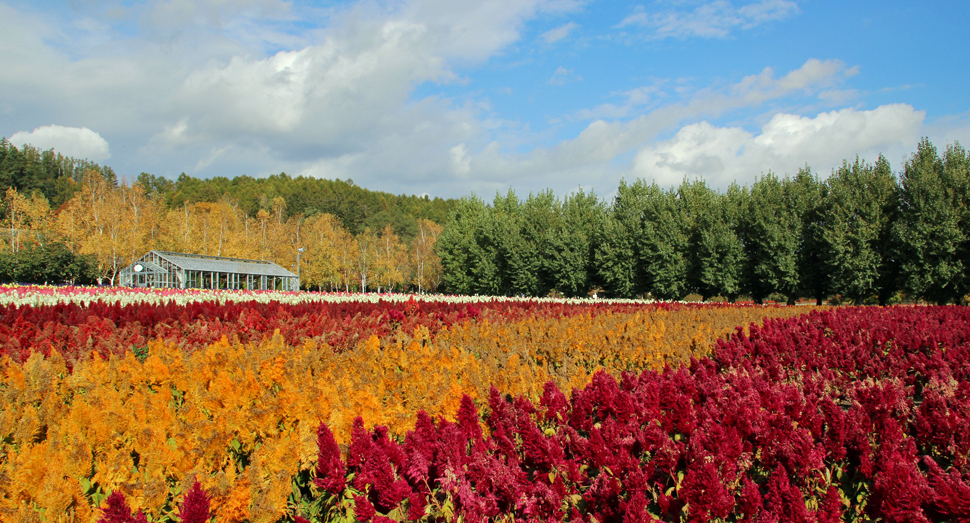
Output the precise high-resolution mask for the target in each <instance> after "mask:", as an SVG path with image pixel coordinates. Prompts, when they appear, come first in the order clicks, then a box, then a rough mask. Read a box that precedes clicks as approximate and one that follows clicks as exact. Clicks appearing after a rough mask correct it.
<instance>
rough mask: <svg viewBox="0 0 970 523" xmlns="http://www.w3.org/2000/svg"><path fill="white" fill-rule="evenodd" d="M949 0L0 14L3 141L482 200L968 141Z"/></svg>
mask: <svg viewBox="0 0 970 523" xmlns="http://www.w3.org/2000/svg"><path fill="white" fill-rule="evenodd" d="M968 22H970V4H968V3H966V2H922V3H919V4H915V3H911V2H878V3H877V2H865V3H863V2H826V1H810V0H806V1H795V0H756V1H741V0H738V1H727V0H718V1H713V2H710V1H693V0H659V1H645V2H596V1H581V0H496V1H493V2H456V1H453V0H452V1H449V0H412V1H391V2H381V1H361V2H336V1H332V2H305V1H300V0H294V1H292V2H291V1H283V0H145V1H134V0H70V1H67V2H63V1H60V2H58V1H43V0H31V1H26V0H0V71H3V74H2V75H0V136H5V137H7V138H8V139H10V140H11V141H12V142H13V143H14V144H15V145H18V146H19V145H21V144H23V143H31V144H34V145H36V146H38V147H42V148H45V149H46V148H50V147H54V148H55V149H57V150H58V151H61V152H64V153H65V154H71V155H75V156H84V157H88V158H90V159H92V160H95V161H98V162H101V163H105V164H108V165H111V166H112V167H114V168H115V170H116V171H117V172H118V173H119V174H120V175H122V176H124V177H127V178H129V179H130V178H133V177H134V176H137V174H138V173H140V172H142V171H145V172H150V173H153V174H157V175H162V176H166V177H170V178H175V177H177V176H178V175H179V173H182V172H185V173H187V174H190V175H193V176H199V177H210V176H228V177H232V176H236V175H240V174H248V175H251V176H265V175H268V174H272V173H278V172H281V171H285V172H287V173H289V174H291V175H294V176H295V175H306V176H316V177H324V178H339V179H348V178H350V179H353V180H354V181H355V182H356V183H357V184H358V185H361V186H363V187H367V188H370V189H377V190H384V191H390V192H394V193H408V194H421V193H427V194H430V195H432V196H446V197H456V196H463V195H467V194H470V193H473V192H474V193H476V194H478V195H480V196H483V197H485V198H486V199H490V198H491V197H492V196H493V195H494V194H495V192H496V191H500V192H505V191H506V190H508V189H509V188H511V189H514V190H515V191H516V192H517V193H518V194H520V195H523V196H524V195H526V194H528V193H529V192H536V191H540V190H543V189H553V190H554V191H555V192H556V194H559V195H562V194H565V193H568V192H570V191H573V190H576V189H577V188H579V187H582V188H583V189H585V190H593V191H595V192H596V193H597V194H599V195H600V196H603V197H609V196H610V195H611V194H612V193H613V191H614V190H615V189H616V187H617V185H618V183H619V181H620V180H621V179H626V180H633V179H636V178H643V179H646V180H648V181H656V182H658V183H660V184H661V185H664V186H670V185H674V184H677V183H679V182H680V181H681V180H683V179H684V178H685V177H686V178H692V179H693V178H703V179H705V180H707V182H708V183H709V185H711V186H713V187H716V188H718V189H724V188H726V187H727V186H728V185H729V184H730V183H732V182H738V183H740V184H745V185H746V184H750V183H751V182H752V181H753V180H754V179H755V178H756V177H758V176H760V175H761V174H762V173H764V172H767V171H769V170H771V171H774V172H776V173H778V174H782V175H783V174H787V173H794V172H796V171H797V170H798V169H799V167H802V166H804V165H809V166H810V167H811V168H812V169H813V170H814V171H816V172H818V173H820V174H821V175H822V176H825V175H827V174H829V173H830V172H831V170H832V168H833V167H836V166H838V165H839V164H840V163H841V161H842V160H843V159H846V158H848V159H852V158H854V157H855V156H856V155H859V156H861V157H863V158H866V159H868V160H874V159H875V158H876V157H877V155H878V154H880V153H882V154H885V155H886V157H887V158H888V159H889V160H890V161H891V163H892V164H893V166H894V168H896V169H901V167H902V163H903V162H904V161H905V158H906V156H907V155H908V154H910V153H911V152H912V151H914V150H915V148H916V144H917V143H918V141H919V139H920V138H921V137H924V136H926V137H929V138H930V139H931V140H932V141H933V142H934V143H935V144H936V145H937V146H938V147H940V148H943V147H945V146H946V145H947V144H950V143H954V142H957V141H959V142H962V143H967V144H970V89H967V88H966V86H967V85H968V79H970V78H968V76H970V73H968V70H970V68H968V67H967V66H968V65H970V60H968V59H967V58H966V56H967V53H966V51H965V48H966V44H967V43H968V42H967V41H968V38H967V36H965V35H966V28H967V24H968Z"/></svg>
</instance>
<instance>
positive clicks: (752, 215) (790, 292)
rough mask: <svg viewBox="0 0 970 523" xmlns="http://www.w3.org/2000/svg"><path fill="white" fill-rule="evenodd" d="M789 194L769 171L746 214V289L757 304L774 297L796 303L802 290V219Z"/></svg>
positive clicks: (758, 182) (754, 190) (753, 190)
mask: <svg viewBox="0 0 970 523" xmlns="http://www.w3.org/2000/svg"><path fill="white" fill-rule="evenodd" d="M787 192H788V191H786V187H785V184H783V183H782V181H781V180H779V179H778V177H777V176H775V175H774V174H773V173H771V172H770V171H769V172H768V174H766V175H765V176H762V177H761V178H759V179H758V180H756V181H755V183H754V184H753V185H752V187H751V192H750V196H749V197H748V200H747V205H746V206H745V209H744V212H743V214H742V221H741V231H742V242H743V243H744V246H745V260H746V262H747V263H746V264H745V273H744V274H745V276H744V278H745V288H746V290H747V292H750V293H751V296H752V298H754V300H755V302H756V303H762V302H763V301H764V300H765V298H767V297H768V296H769V295H771V294H774V293H780V294H783V295H785V296H787V297H788V299H789V301H792V300H793V299H794V298H795V297H796V296H795V295H796V293H797V292H798V290H799V285H800V280H799V263H798V262H799V258H798V256H799V244H800V242H801V229H802V218H801V216H799V215H798V212H797V208H796V207H795V206H794V205H793V198H791V197H790V195H789V194H786V193H787Z"/></svg>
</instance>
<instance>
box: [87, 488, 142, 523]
mask: <svg viewBox="0 0 970 523" xmlns="http://www.w3.org/2000/svg"><path fill="white" fill-rule="evenodd" d="M105 501H106V502H107V504H108V506H107V507H105V508H103V509H101V510H102V512H103V514H102V516H101V519H99V520H98V523H148V518H146V517H145V514H143V513H142V511H140V510H139V511H138V513H137V514H132V512H131V507H129V506H128V501H127V500H125V495H124V494H122V493H121V492H119V491H117V490H116V491H114V492H112V493H111V495H110V496H108V499H107V500H105Z"/></svg>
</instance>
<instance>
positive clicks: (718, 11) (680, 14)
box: [617, 0, 799, 39]
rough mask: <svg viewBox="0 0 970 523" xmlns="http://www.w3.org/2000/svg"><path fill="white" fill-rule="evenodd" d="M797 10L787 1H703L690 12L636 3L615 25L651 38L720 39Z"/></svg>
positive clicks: (787, 15)
mask: <svg viewBox="0 0 970 523" xmlns="http://www.w3.org/2000/svg"><path fill="white" fill-rule="evenodd" d="M798 12H799V9H798V4H796V3H795V2H792V1H790V0H762V1H760V2H753V3H749V4H745V5H742V6H741V7H735V6H734V4H732V3H731V2H729V1H727V0H716V1H714V2H709V3H704V4H702V5H700V6H698V7H696V8H694V9H693V10H692V11H683V10H677V9H667V10H664V11H650V10H648V9H647V8H645V7H644V6H643V5H639V6H637V7H636V9H635V10H634V12H633V13H632V14H630V15H629V16H627V17H626V18H624V19H623V21H621V22H620V23H619V24H618V26H617V27H620V28H625V27H630V26H635V27H639V28H642V29H644V30H645V31H647V37H648V38H653V39H662V38H688V37H701V38H724V37H726V36H728V35H729V34H730V33H731V31H732V30H734V29H737V28H740V29H742V30H747V29H752V28H754V27H757V26H759V25H761V24H764V23H767V22H772V21H775V20H783V19H785V18H788V17H790V16H792V15H794V14H797V13H798Z"/></svg>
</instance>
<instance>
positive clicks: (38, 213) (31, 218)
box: [3, 187, 52, 253]
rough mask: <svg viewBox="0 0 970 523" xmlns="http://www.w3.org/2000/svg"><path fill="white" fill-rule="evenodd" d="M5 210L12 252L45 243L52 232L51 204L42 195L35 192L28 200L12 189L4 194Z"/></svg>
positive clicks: (8, 243)
mask: <svg viewBox="0 0 970 523" xmlns="http://www.w3.org/2000/svg"><path fill="white" fill-rule="evenodd" d="M3 208H4V212H5V213H6V215H7V216H6V219H5V220H4V230H5V232H6V233H7V234H6V235H5V236H6V240H7V245H8V247H9V249H10V251H11V252H14V253H16V252H17V251H19V250H21V249H23V248H25V247H27V246H29V245H33V244H37V243H43V241H44V238H45V237H46V236H48V235H50V233H51V232H52V230H51V229H52V223H51V222H52V215H51V208H50V204H49V203H48V202H47V198H45V197H44V196H43V195H42V194H40V193H36V192H35V193H34V194H32V195H31V196H30V197H29V198H28V197H26V196H24V195H23V194H22V193H20V192H18V191H17V189H15V188H13V187H10V188H8V189H7V191H6V193H5V194H4V198H3Z"/></svg>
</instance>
